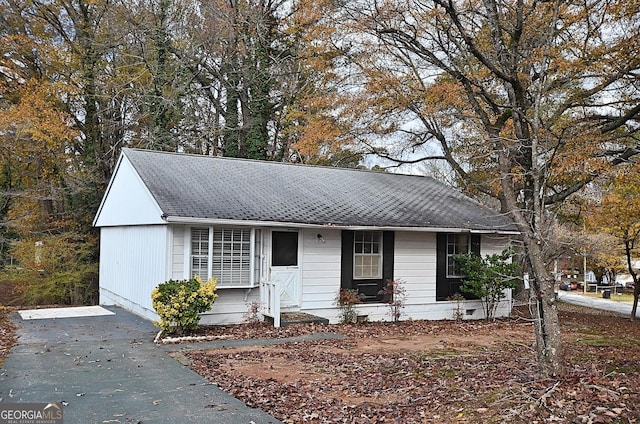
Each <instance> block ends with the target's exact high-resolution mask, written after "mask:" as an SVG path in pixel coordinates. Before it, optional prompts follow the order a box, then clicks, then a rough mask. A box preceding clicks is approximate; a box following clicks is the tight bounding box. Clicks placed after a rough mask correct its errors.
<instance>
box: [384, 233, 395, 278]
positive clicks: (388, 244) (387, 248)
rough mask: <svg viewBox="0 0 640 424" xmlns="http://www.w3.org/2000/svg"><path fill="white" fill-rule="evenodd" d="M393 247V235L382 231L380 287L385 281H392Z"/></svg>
mask: <svg viewBox="0 0 640 424" xmlns="http://www.w3.org/2000/svg"><path fill="white" fill-rule="evenodd" d="M394 246H395V233H394V232H393V231H384V232H383V233H382V286H383V287H384V285H385V284H386V283H387V281H391V280H393V260H394V259H393V258H394V251H393V250H394Z"/></svg>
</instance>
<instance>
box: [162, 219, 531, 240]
mask: <svg viewBox="0 0 640 424" xmlns="http://www.w3.org/2000/svg"><path fill="white" fill-rule="evenodd" d="M162 219H163V220H164V221H166V222H167V223H169V224H190V225H228V226H238V225H239V226H247V227H275V228H313V229H338V230H354V231H358V230H363V231H371V230H378V231H408V232H425V233H433V232H438V233H470V234H503V235H519V234H520V232H519V231H514V230H498V229H487V230H475V229H469V228H452V227H400V226H377V225H333V224H306V223H297V222H277V221H253V220H247V221H243V220H237V219H212V218H187V217H180V216H167V215H162Z"/></svg>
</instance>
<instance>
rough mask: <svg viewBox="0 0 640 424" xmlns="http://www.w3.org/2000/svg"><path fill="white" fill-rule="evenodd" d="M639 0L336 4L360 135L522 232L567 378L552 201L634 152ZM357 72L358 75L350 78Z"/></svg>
mask: <svg viewBox="0 0 640 424" xmlns="http://www.w3.org/2000/svg"><path fill="white" fill-rule="evenodd" d="M638 10H639V9H638V7H637V2H636V1H633V2H627V1H624V2H623V1H605V0H597V1H592V2H561V1H546V2H539V1H525V0H517V1H500V0H487V1H470V2H453V1H448V0H433V1H431V0H381V1H376V2H372V3H371V2H352V3H349V4H348V5H346V6H345V7H343V8H338V9H336V10H334V13H335V14H336V15H337V16H339V17H340V19H338V18H336V21H337V22H342V25H343V26H342V27H343V28H344V33H345V34H350V36H347V37H345V38H344V39H343V41H342V43H341V44H340V45H341V46H347V47H348V54H345V55H344V56H343V57H344V58H345V63H346V64H347V65H346V67H345V70H344V72H343V73H342V74H341V75H345V74H348V75H350V78H349V81H350V82H351V86H350V90H348V91H346V92H345V96H343V97H342V99H341V103H340V108H341V109H342V110H346V111H350V112H352V113H351V114H350V115H348V116H347V115H343V118H344V119H347V118H348V119H349V122H350V128H351V131H352V133H353V134H354V138H355V139H357V140H359V141H360V143H361V144H362V145H363V146H365V148H366V149H368V151H369V152H371V153H374V154H376V155H378V156H379V157H381V158H383V159H385V160H388V161H390V162H392V163H397V164H411V163H421V162H424V161H428V160H438V161H440V162H441V163H445V164H446V166H447V167H449V169H451V170H452V171H453V172H455V174H456V175H457V179H458V183H459V185H460V186H461V187H462V188H463V189H464V190H466V191H467V192H469V193H471V194H483V195H487V196H491V197H493V198H495V199H497V200H498V201H499V204H500V207H501V210H502V211H503V212H504V213H506V214H508V215H509V216H511V217H512V218H513V220H514V222H515V223H516V225H517V226H518V228H519V230H520V232H521V235H522V248H523V251H524V253H525V257H526V259H527V267H526V268H527V271H528V272H529V274H530V277H531V279H530V282H531V283H532V290H531V302H532V305H533V306H534V308H533V311H534V315H535V320H534V322H535V330H536V340H537V346H538V362H539V364H540V365H541V370H542V371H543V372H544V373H545V374H547V375H562V374H563V373H564V361H563V355H562V341H561V337H560V327H559V322H558V317H557V309H556V303H555V296H554V279H553V277H552V276H551V275H550V272H549V270H548V267H547V263H546V261H545V257H546V255H545V246H546V245H547V241H546V229H547V228H549V221H550V218H551V217H552V212H553V210H554V208H555V207H557V206H558V205H561V204H562V203H563V202H564V201H565V200H566V199H568V198H570V197H571V196H574V195H576V193H579V192H580V190H581V189H583V188H584V187H585V186H586V185H587V184H588V183H590V182H592V181H593V180H594V178H595V177H596V176H598V175H600V174H602V173H604V172H608V171H609V169H610V167H611V166H613V165H616V164H618V163H623V162H625V161H626V160H628V159H629V158H632V157H633V156H634V155H637V154H638V153H639V152H640V150H639V143H638V140H637V139H636V138H635V137H634V135H633V134H634V133H635V131H634V129H635V127H636V126H637V118H638V111H639V110H640V109H639V106H638V105H639V103H640V100H639V99H640V92H639V90H638V89H637V70H638V69H639V62H640V61H639V58H638V56H637V55H634V54H631V52H632V51H634V50H635V49H638V48H639V47H640V35H639V33H640V30H639V25H640V24H639V22H640V20H639V19H638V13H639V12H638ZM355 81H359V85H358V86H357V87H356V83H355Z"/></svg>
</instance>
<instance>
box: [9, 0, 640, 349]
mask: <svg viewBox="0 0 640 424" xmlns="http://www.w3.org/2000/svg"><path fill="white" fill-rule="evenodd" d="M639 10H640V4H639V2H638V1H637V0H580V1H577V0H570V1H559V0H555V1H554V0H539V1H536V0H458V1H454V0H373V1H372V0H286V1H285V0H210V1H198V0H126V1H125V0H0V37H1V42H0V138H1V139H2V145H1V148H0V166H1V170H2V172H1V173H0V199H1V203H0V223H1V224H2V225H1V226H0V263H2V264H3V265H5V270H6V269H7V266H8V265H11V264H19V265H20V269H21V270H22V271H23V272H26V271H25V270H30V271H31V272H33V274H30V276H29V279H31V280H34V279H40V280H41V281H40V283H39V286H38V287H42V293H40V295H42V296H44V298H46V299H48V301H51V302H71V303H74V302H80V303H81V302H91V301H95V300H96V299H95V288H96V285H97V260H98V243H97V233H96V231H95V229H93V228H92V227H91V221H92V219H93V217H94V215H95V212H96V209H97V207H98V204H99V202H100V199H101V197H102V195H103V193H104V190H105V187H106V185H107V183H108V181H109V178H110V176H111V173H112V171H113V167H114V164H115V161H116V159H117V157H118V155H119V152H120V149H121V148H122V147H125V146H126V147H141V148H148V149H159V150H167V151H179V152H187V153H196V154H203V155H223V156H234V157H244V158H251V159H262V160H275V161H289V162H301V163H307V164H320V165H330V166H345V167H356V166H362V164H363V161H364V160H365V159H367V160H369V162H367V163H369V164H376V166H377V167H379V168H382V169H384V168H394V167H398V168H399V169H400V170H401V171H402V170H409V171H410V172H418V173H430V174H434V175H436V176H437V177H439V178H441V179H444V180H446V181H448V182H450V183H451V184H452V185H454V186H456V187H457V188H459V189H461V190H463V191H464V192H465V193H467V194H469V195H471V196H473V197H476V198H478V199H480V200H482V201H484V202H485V203H488V204H490V205H492V206H494V207H496V208H497V209H499V210H501V211H502V212H504V213H506V214H509V215H510V216H511V217H512V218H513V219H514V221H515V222H516V223H517V225H518V226H519V229H520V231H521V232H522V234H523V240H522V250H523V253H524V257H525V258H526V261H525V262H526V264H525V265H526V267H527V269H528V270H529V272H530V274H531V277H532V280H531V281H532V284H533V287H534V292H535V293H537V294H538V295H539V299H542V300H544V301H541V302H540V304H539V307H540V310H541V311H544V310H546V309H547V308H549V310H548V311H546V313H545V314H543V315H545V316H546V318H545V320H547V319H550V320H551V321H554V319H555V318H554V316H555V312H554V310H553V305H552V301H551V299H552V284H553V278H552V276H551V275H550V273H549V267H550V264H551V263H552V262H553V260H554V258H557V257H558V256H561V255H567V252H569V254H575V255H582V256H585V255H588V257H589V261H590V268H593V269H598V270H599V273H600V274H601V273H603V272H615V271H620V270H622V269H624V265H625V264H624V263H622V264H621V262H622V258H624V254H625V253H628V254H631V255H634V254H635V252H636V249H637V247H636V240H637V238H638V232H639V231H640V229H639V228H638V221H639V219H638V213H639V212H638V211H639V208H638V204H639V203H640V202H639V201H638V198H639V197H640V195H639V194H638V186H639V185H640V177H638V175H639V174H640V171H639V168H638V156H639V152H640V139H639V138H638V117H639V115H638V114H639V112H640V79H639V78H640V73H639V72H640V70H639V65H640V11H639ZM371 158H375V160H370V159H371ZM409 165H411V167H410V168H407V166H409ZM607 199H610V200H607ZM616 199H617V200H616ZM603 200H606V201H603ZM607 202H608V203H607ZM616 202H617V203H616ZM603 205H604V206H603ZM123 207H126V205H123ZM611 211H615V212H616V213H617V214H618V215H616V216H615V217H611V216H610V215H607V213H610V212H611ZM612 220H614V221H615V223H616V224H620V225H618V226H616V227H615V228H614V226H612V225H610V224H612ZM621 226H622V227H623V228H620V227H621ZM607 234H609V236H607ZM628 256H629V255H627V257H628ZM61 282H63V283H61ZM33 298H34V299H37V298H38V296H34V297H33ZM545 299H546V300H545ZM42 300H43V297H40V298H39V301H42ZM34 301H35V300H34ZM556 324H557V323H553V325H554V326H556V327H557V325H556ZM540 334H541V335H544V334H546V336H545V337H547V336H549V335H553V334H555V332H554V330H553V328H547V329H546V330H544V329H543V328H541V329H540ZM549 337H550V336H549ZM538 341H539V343H542V344H543V345H544V344H545V343H547V342H546V341H545V340H542V339H541V340H538ZM543 350H544V349H543ZM546 351H547V352H549V351H553V349H546Z"/></svg>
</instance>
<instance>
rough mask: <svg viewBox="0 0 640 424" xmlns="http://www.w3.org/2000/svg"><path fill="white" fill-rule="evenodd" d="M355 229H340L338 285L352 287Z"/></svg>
mask: <svg viewBox="0 0 640 424" xmlns="http://www.w3.org/2000/svg"><path fill="white" fill-rule="evenodd" d="M354 238H355V231H351V230H343V231H342V254H341V256H342V260H341V264H340V267H341V268H340V287H342V288H343V289H351V288H353V240H354Z"/></svg>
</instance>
